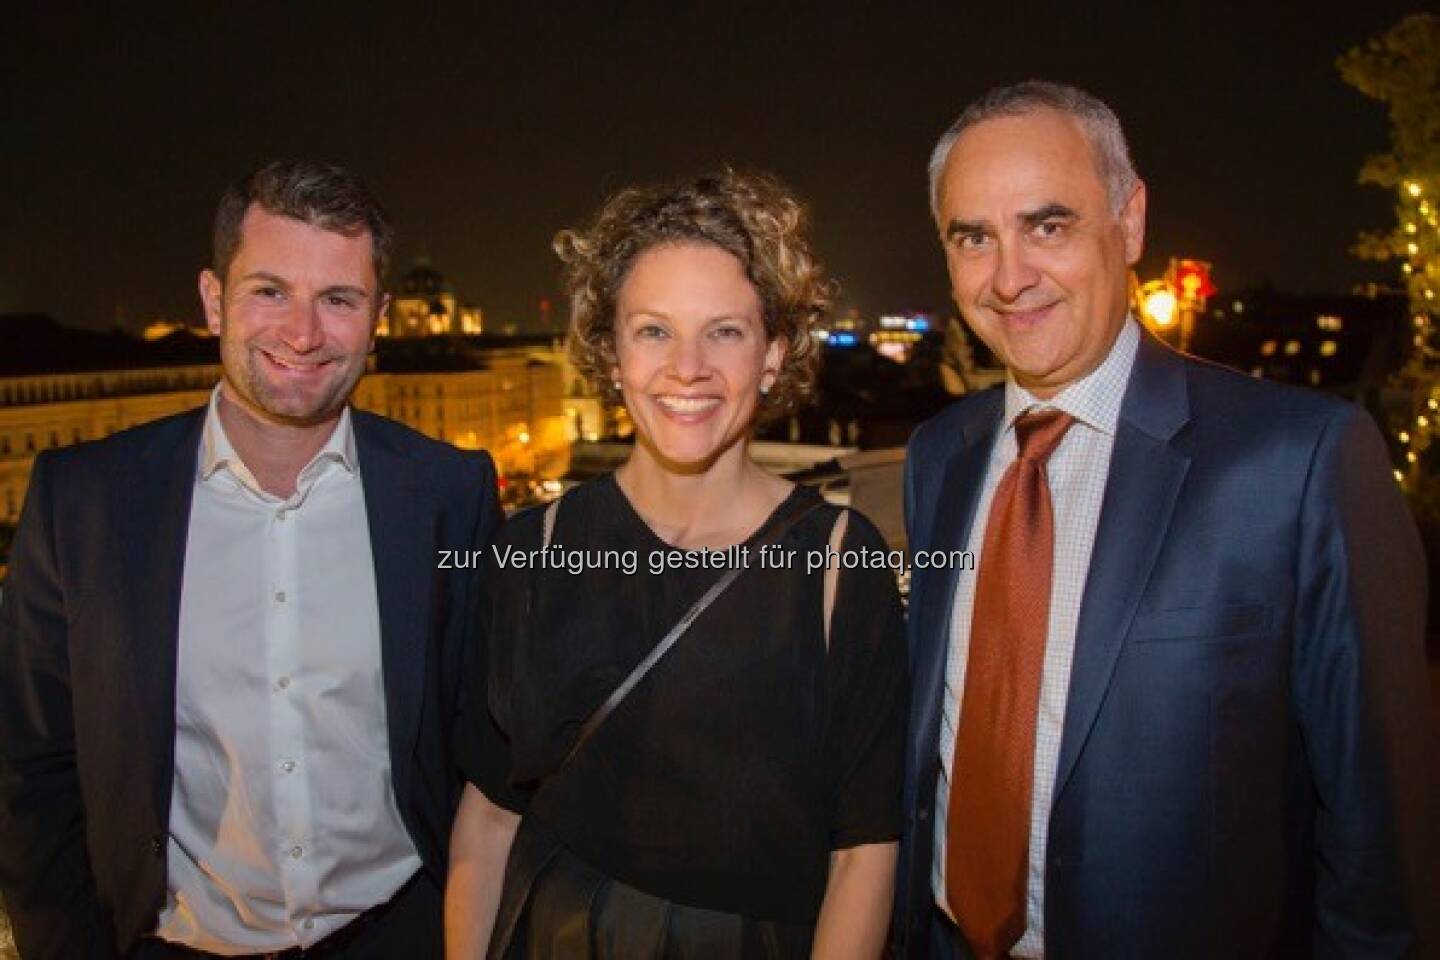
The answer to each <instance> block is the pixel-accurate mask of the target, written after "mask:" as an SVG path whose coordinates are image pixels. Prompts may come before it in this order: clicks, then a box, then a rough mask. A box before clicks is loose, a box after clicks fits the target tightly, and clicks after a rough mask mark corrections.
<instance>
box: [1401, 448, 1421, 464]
mask: <svg viewBox="0 0 1440 960" xmlns="http://www.w3.org/2000/svg"><path fill="white" fill-rule="evenodd" d="M1405 459H1406V460H1409V461H1410V462H1411V463H1414V462H1415V461H1416V460H1419V459H1420V458H1419V457H1417V456H1416V455H1415V451H1414V450H1410V451H1407V452H1406V454H1405Z"/></svg>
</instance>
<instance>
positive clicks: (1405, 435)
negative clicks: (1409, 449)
mask: <svg viewBox="0 0 1440 960" xmlns="http://www.w3.org/2000/svg"><path fill="white" fill-rule="evenodd" d="M1396 439H1398V440H1399V441H1400V442H1401V443H1409V442H1410V432H1409V431H1408V430H1401V431H1400V432H1399V433H1398V434H1396Z"/></svg>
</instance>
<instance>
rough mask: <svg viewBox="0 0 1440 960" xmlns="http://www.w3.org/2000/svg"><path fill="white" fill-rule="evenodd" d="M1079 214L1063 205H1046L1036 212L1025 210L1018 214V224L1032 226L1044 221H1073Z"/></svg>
mask: <svg viewBox="0 0 1440 960" xmlns="http://www.w3.org/2000/svg"><path fill="white" fill-rule="evenodd" d="M1079 216H1080V214H1078V213H1076V212H1075V211H1074V210H1072V209H1070V208H1069V207H1067V206H1065V204H1063V203H1047V204H1045V206H1043V207H1040V208H1039V209H1036V210H1027V211H1025V212H1024V213H1022V214H1020V222H1021V223H1023V224H1025V225H1026V226H1034V225H1035V224H1037V223H1044V222H1045V221H1046V220H1075V219H1077V218H1079Z"/></svg>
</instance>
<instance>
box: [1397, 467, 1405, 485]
mask: <svg viewBox="0 0 1440 960" xmlns="http://www.w3.org/2000/svg"><path fill="white" fill-rule="evenodd" d="M1395 481H1396V482H1397V483H1404V482H1405V474H1403V473H1401V472H1400V471H1399V470H1396V471H1395Z"/></svg>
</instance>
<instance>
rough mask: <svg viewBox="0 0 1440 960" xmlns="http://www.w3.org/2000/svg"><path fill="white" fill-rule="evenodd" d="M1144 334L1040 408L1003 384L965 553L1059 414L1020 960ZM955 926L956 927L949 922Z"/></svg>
mask: <svg viewBox="0 0 1440 960" xmlns="http://www.w3.org/2000/svg"><path fill="white" fill-rule="evenodd" d="M1139 345H1140V331H1139V329H1138V328H1137V327H1136V324H1135V321H1134V320H1133V319H1127V320H1126V321H1125V325H1124V326H1123V327H1122V328H1121V330H1120V334H1119V336H1118V337H1116V339H1115V344H1114V345H1113V346H1112V347H1111V348H1110V353H1109V355H1108V356H1106V358H1105V360H1104V361H1103V362H1102V363H1101V364H1100V366H1098V367H1096V368H1095V369H1094V370H1092V371H1091V372H1090V373H1089V374H1088V375H1087V376H1085V377H1083V378H1082V379H1080V380H1077V381H1075V382H1074V383H1072V384H1070V385H1069V386H1068V387H1066V388H1065V389H1063V390H1061V391H1060V392H1059V393H1057V394H1056V395H1055V396H1054V397H1052V398H1050V399H1049V400H1045V401H1041V400H1037V399H1036V398H1035V397H1033V396H1032V395H1031V394H1030V393H1029V392H1028V391H1026V390H1024V389H1023V388H1022V387H1020V386H1019V385H1017V384H1016V383H1015V380H1014V378H1013V377H1011V378H1009V379H1007V380H1006V382H1005V419H1004V421H1003V422H1002V424H1001V430H1000V434H999V437H998V439H997V441H996V443H995V446H994V448H993V450H992V452H991V454H990V463H989V467H988V469H987V472H986V474H985V484H984V486H983V487H982V488H981V491H980V498H979V500H978V502H977V503H976V506H975V521H974V523H973V524H972V525H971V529H970V542H969V544H968V546H967V548H966V549H968V550H970V551H971V552H973V553H974V555H975V562H976V567H975V569H977V570H978V569H980V564H982V563H984V562H985V559H984V557H982V556H981V555H980V553H981V547H982V545H983V544H984V542H985V527H986V525H987V524H988V523H989V518H990V501H991V498H992V497H993V495H994V493H995V487H996V486H997V485H998V484H999V482H1000V478H1001V477H1002V476H1003V475H1004V473H1005V470H1006V468H1008V467H1009V466H1010V464H1012V463H1014V462H1015V457H1016V454H1017V450H1018V447H1017V444H1016V440H1015V419H1016V418H1017V417H1019V416H1020V415H1021V414H1022V413H1025V412H1026V411H1028V410H1031V409H1056V410H1061V411H1063V412H1065V413H1068V414H1070V415H1071V416H1072V417H1074V418H1075V423H1074V424H1073V425H1072V426H1071V427H1070V429H1069V430H1068V431H1067V432H1066V434H1065V437H1064V439H1063V440H1061V442H1060V446H1059V447H1058V448H1057V449H1056V450H1055V452H1054V453H1053V454H1051V456H1050V461H1049V464H1048V467H1047V469H1046V474H1047V477H1048V479H1049V486H1050V497H1051V501H1052V503H1053V507H1054V516H1055V552H1054V579H1053V581H1052V584H1051V588H1050V617H1049V627H1048V630H1047V632H1046V635H1045V659H1044V666H1043V668H1042V674H1041V680H1040V705H1039V715H1038V716H1037V718H1036V724H1035V775H1034V781H1033V782H1034V790H1033V796H1032V799H1031V806H1030V868H1029V879H1028V881H1027V885H1026V905H1025V906H1026V909H1025V934H1024V936H1022V937H1021V938H1020V941H1019V942H1018V943H1017V944H1016V945H1015V947H1014V949H1013V950H1012V951H1011V953H1012V955H1013V956H1017V957H1043V956H1044V955H1045V844H1046V840H1047V838H1048V836H1049V827H1050V804H1051V801H1052V799H1053V796H1052V794H1053V791H1054V788H1055V765H1056V760H1057V758H1058V757H1059V754H1060V737H1061V734H1062V732H1063V731H1064V727H1065V701H1066V699H1067V697H1068V696H1069V692H1070V661H1071V659H1072V656H1073V654H1074V652H1075V628H1076V625H1077V624H1078V622H1079V619H1080V601H1081V599H1082V598H1083V596H1084V594H1085V580H1086V576H1087V574H1088V572H1089V566H1090V551H1091V548H1093V547H1094V545H1095V530H1096V527H1097V525H1098V523H1099V520H1100V507H1101V503H1102V502H1103V500H1104V498H1105V483H1106V480H1107V479H1108V477H1109V473H1110V454H1111V452H1112V451H1113V450H1114V448H1115V427H1116V424H1117V423H1118V421H1119V419H1120V404H1121V401H1122V400H1123V399H1124V396H1125V386H1126V384H1127V383H1128V382H1129V379H1130V369H1131V367H1132V366H1133V365H1134V362H1135V351H1136V349H1137V348H1138V347H1139ZM976 580H977V578H976V577H974V576H968V577H967V576H961V577H959V578H958V579H957V581H956V584H955V597H954V607H953V610H952V614H951V619H950V648H949V654H948V656H947V658H946V663H945V697H944V706H943V708H942V710H941V718H940V777H939V785H938V787H937V791H936V792H937V796H936V803H935V856H934V858H933V860H934V869H933V871H932V873H931V877H932V887H933V891H934V894H935V900H936V902H937V903H938V904H939V905H940V908H941V909H942V910H944V911H945V913H946V914H947V915H950V907H949V904H948V903H947V902H946V899H945V828H946V823H945V821H946V817H947V814H948V812H949V806H950V777H951V768H952V765H953V763H954V760H955V732H956V730H957V729H958V726H959V720H960V709H961V699H962V694H963V693H964V690H965V663H966V655H967V653H968V651H969V647H970V621H971V619H972V617H973V615H974V611H975V583H976ZM952 919H953V917H952Z"/></svg>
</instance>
